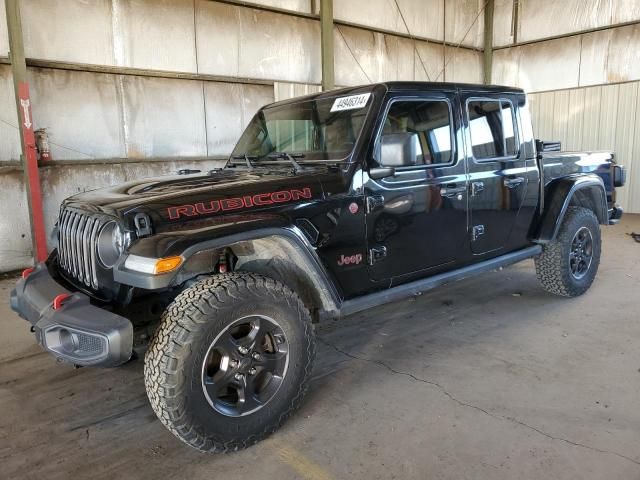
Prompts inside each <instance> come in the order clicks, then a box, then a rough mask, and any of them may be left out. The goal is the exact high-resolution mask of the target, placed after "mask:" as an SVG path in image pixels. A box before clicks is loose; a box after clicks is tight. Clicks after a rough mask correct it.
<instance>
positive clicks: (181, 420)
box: [145, 273, 315, 452]
mask: <svg viewBox="0 0 640 480" xmlns="http://www.w3.org/2000/svg"><path fill="white" fill-rule="evenodd" d="M314 351H315V343H314V336H313V330H312V325H311V318H310V315H309V312H308V310H307V309H306V308H305V306H304V305H303V304H302V302H301V300H300V299H299V298H298V296H297V295H296V294H295V293H294V292H293V291H292V290H290V289H289V288H287V287H286V286H285V285H283V284H282V283H280V282H277V281H275V280H273V279H270V278H267V277H263V276H261V275H256V274H252V273H230V274H224V275H216V276H214V277H210V278H208V279H206V280H203V281H201V282H198V283H197V284H195V285H193V286H192V287H190V288H188V289H187V290H185V291H184V292H182V293H181V294H180V295H178V297H176V299H175V301H174V302H173V303H172V304H171V305H169V307H168V308H167V310H166V312H165V313H164V315H163V319H162V322H161V324H160V327H159V328H158V330H157V332H156V334H155V336H154V338H153V340H152V342H151V344H150V347H149V350H148V352H147V356H146V358H145V385H146V387H147V394H148V396H149V399H150V401H151V405H152V407H153V409H154V411H155V412H156V414H157V415H158V418H159V419H160V420H161V421H162V423H163V424H164V425H165V426H166V427H167V428H169V430H171V432H173V433H174V434H175V435H176V436H177V437H178V438H180V439H181V440H182V441H184V442H185V443H187V444H189V445H191V446H192V447H195V448H197V449H199V450H203V451H211V452H226V451H231V450H238V449H241V448H245V447H248V446H250V445H252V444H254V443H255V442H257V441H259V440H261V439H262V438H264V437H266V436H267V435H268V434H270V433H271V432H273V431H275V430H276V429H277V428H278V427H279V426H280V425H281V424H282V423H283V422H284V421H285V420H286V418H287V417H289V416H290V415H291V413H293V411H294V410H295V409H296V408H297V407H298V406H299V405H300V403H301V401H302V398H303V396H304V394H305V392H306V390H307V384H308V381H309V374H310V372H311V367H312V362H313V357H314Z"/></svg>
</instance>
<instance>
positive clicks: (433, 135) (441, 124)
mask: <svg viewBox="0 0 640 480" xmlns="http://www.w3.org/2000/svg"><path fill="white" fill-rule="evenodd" d="M452 132H453V128H452V122H451V112H450V110H449V104H448V103H447V102H446V101H444V100H426V101H416V100H407V101H397V102H393V103H392V104H391V107H390V108H389V112H388V113H387V117H386V119H385V122H384V125H383V127H382V135H387V134H396V133H414V134H416V135H417V148H416V160H415V162H411V164H413V165H439V164H447V163H451V162H452V159H453V151H452V136H453V135H452Z"/></svg>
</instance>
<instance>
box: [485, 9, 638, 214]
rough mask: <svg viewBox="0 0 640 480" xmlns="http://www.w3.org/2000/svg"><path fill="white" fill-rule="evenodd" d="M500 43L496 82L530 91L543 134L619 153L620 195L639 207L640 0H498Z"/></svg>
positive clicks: (569, 145)
mask: <svg viewBox="0 0 640 480" xmlns="http://www.w3.org/2000/svg"><path fill="white" fill-rule="evenodd" d="M516 1H517V2H518V8H519V14H518V17H517V19H516V18H514V2H516ZM516 36H517V38H516ZM493 44H494V48H497V50H495V51H494V64H493V82H494V83H498V84H504V85H514V86H519V87H521V88H524V89H525V90H527V91H528V92H529V96H530V99H531V105H532V108H533V120H534V128H535V130H536V135H537V136H538V137H539V138H542V139H547V140H561V141H562V142H563V147H564V148H566V149H572V150H613V151H615V152H616V156H617V159H618V161H619V162H620V163H623V164H625V165H626V166H627V168H628V170H629V178H628V180H627V186H626V187H625V188H623V189H621V190H620V196H619V201H620V202H621V204H622V206H623V207H624V208H625V209H626V211H627V212H633V213H640V115H638V114H637V113H636V112H637V110H638V109H640V98H639V93H638V89H639V86H638V85H640V82H639V80H640V2H639V1H638V0H566V1H562V2H560V1H557V0H496V11H495V24H494V36H493ZM536 92H539V93H536Z"/></svg>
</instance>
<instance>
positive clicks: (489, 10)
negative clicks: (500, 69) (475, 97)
mask: <svg viewBox="0 0 640 480" xmlns="http://www.w3.org/2000/svg"><path fill="white" fill-rule="evenodd" d="M493 7H494V5H493V0H487V3H486V4H485V6H484V83H485V84H490V83H491V69H492V68H493Z"/></svg>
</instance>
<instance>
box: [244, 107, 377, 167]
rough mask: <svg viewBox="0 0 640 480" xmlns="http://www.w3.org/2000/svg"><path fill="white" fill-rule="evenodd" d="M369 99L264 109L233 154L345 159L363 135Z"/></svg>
mask: <svg viewBox="0 0 640 480" xmlns="http://www.w3.org/2000/svg"><path fill="white" fill-rule="evenodd" d="M370 96H371V95H370V94H360V95H351V96H346V97H337V98H324V99H315V100H302V101H299V102H294V103H287V104H285V105H279V106H273V107H266V108H263V109H262V110H260V111H259V112H258V113H257V114H256V115H255V116H254V117H253V119H252V120H251V122H250V123H249V125H248V126H247V128H246V129H245V131H244V133H243V134H242V136H241V137H240V140H239V141H238V143H237V145H236V147H235V148H234V150H233V154H232V155H234V156H235V155H249V156H252V157H257V158H262V157H266V156H268V155H270V154H273V153H275V152H287V153H291V154H294V153H295V154H296V155H297V156H299V157H300V158H303V159H304V160H334V159H343V158H345V157H346V156H347V155H349V154H350V153H351V151H352V150H353V148H354V146H355V144H356V141H357V139H358V136H359V135H360V131H361V130H362V126H363V124H364V120H365V117H366V115H367V112H368V111H369V108H370V105H371V103H372V98H370ZM354 98H355V100H351V102H348V101H347V100H350V99H354ZM345 99H346V100H345Z"/></svg>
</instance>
